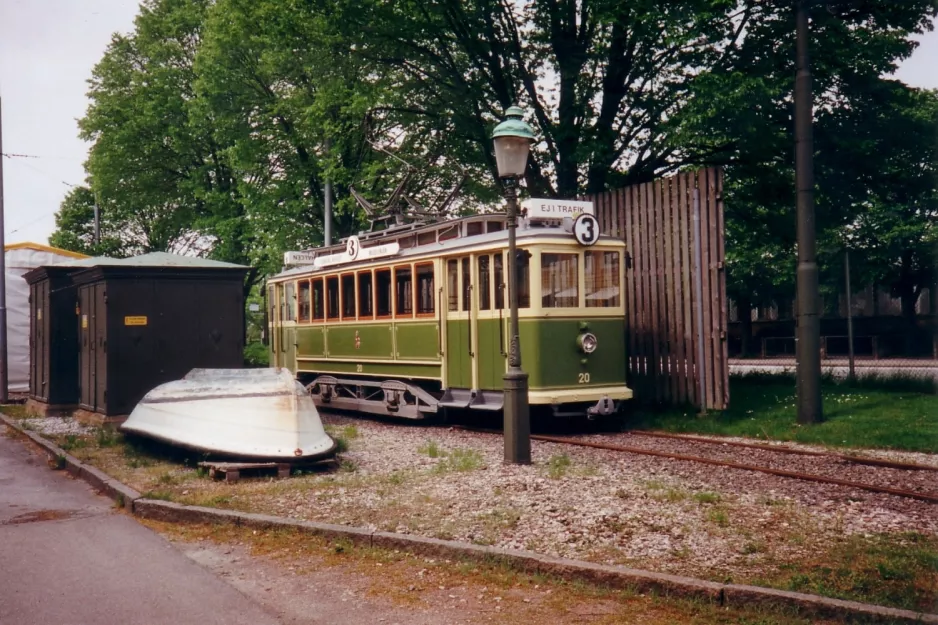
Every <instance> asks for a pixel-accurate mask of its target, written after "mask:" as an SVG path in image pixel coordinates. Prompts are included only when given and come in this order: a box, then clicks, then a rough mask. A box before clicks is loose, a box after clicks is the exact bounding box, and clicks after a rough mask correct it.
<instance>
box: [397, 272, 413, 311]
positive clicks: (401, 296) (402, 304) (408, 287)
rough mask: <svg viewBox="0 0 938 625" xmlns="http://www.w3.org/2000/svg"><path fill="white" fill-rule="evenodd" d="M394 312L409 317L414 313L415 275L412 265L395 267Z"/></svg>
mask: <svg viewBox="0 0 938 625" xmlns="http://www.w3.org/2000/svg"><path fill="white" fill-rule="evenodd" d="M394 289H395V290H394V314H395V315H398V316H405V317H409V316H411V315H412V314H414V276H413V274H412V273H411V270H410V267H408V266H404V267H395V268H394Z"/></svg>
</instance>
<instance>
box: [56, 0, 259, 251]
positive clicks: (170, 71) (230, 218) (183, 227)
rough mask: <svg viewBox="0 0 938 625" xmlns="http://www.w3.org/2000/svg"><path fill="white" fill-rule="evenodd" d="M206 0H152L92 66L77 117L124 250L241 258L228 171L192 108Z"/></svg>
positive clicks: (92, 176)
mask: <svg viewBox="0 0 938 625" xmlns="http://www.w3.org/2000/svg"><path fill="white" fill-rule="evenodd" d="M210 4H211V3H210V1H209V0H147V1H146V2H144V3H143V4H142V5H141V9H140V11H141V12H140V15H139V16H138V17H137V19H136V20H135V29H134V32H133V34H131V35H128V36H124V35H114V37H112V40H111V44H110V45H109V46H108V49H107V51H106V52H105V54H104V57H103V58H102V60H101V61H100V62H99V63H98V65H97V66H96V67H95V69H94V71H93V75H92V79H91V81H90V85H91V90H90V92H89V98H90V99H91V105H90V106H89V108H88V111H87V113H86V115H85V116H84V117H83V118H82V119H81V120H80V123H79V127H80V129H81V136H82V138H84V139H86V140H88V141H91V142H92V144H93V145H92V148H91V152H90V157H89V159H88V162H87V164H86V168H87V170H88V172H89V181H90V184H91V187H92V188H93V189H94V192H95V194H96V195H97V197H98V200H99V203H100V207H101V214H102V215H103V216H105V217H106V219H107V220H108V221H109V223H113V224H115V225H118V224H119V228H120V231H121V236H122V241H123V246H124V250H125V252H127V253H141V252H149V251H175V252H180V253H196V254H209V255H213V256H215V257H219V258H221V259H223V260H229V261H235V262H238V261H243V260H244V259H245V256H244V253H243V250H244V248H245V247H247V246H249V245H245V244H246V243H247V244H249V243H250V242H249V241H246V240H245V229H244V228H242V227H241V225H240V224H239V223H238V220H239V212H240V203H239V202H238V201H237V198H236V197H235V195H234V193H233V190H234V185H233V181H232V177H231V171H230V169H228V168H227V166H226V165H225V163H224V161H223V159H222V158H221V148H220V146H218V145H217V144H216V143H215V141H214V138H213V136H212V133H211V131H210V128H209V127H208V126H206V125H205V123H204V122H205V121H206V120H205V119H204V118H200V117H198V116H196V115H194V114H193V113H194V111H193V102H194V95H195V94H194V90H193V82H194V79H195V74H194V71H193V60H194V57H195V53H196V50H197V49H198V47H199V43H200V40H201V29H202V24H203V22H204V18H205V12H206V11H207V10H208V7H209V6H210ZM63 210H64V208H63ZM53 236H58V237H60V238H61V237H62V236H66V235H65V234H64V233H62V231H61V230H60V231H58V232H57V233H56V234H55V235H53Z"/></svg>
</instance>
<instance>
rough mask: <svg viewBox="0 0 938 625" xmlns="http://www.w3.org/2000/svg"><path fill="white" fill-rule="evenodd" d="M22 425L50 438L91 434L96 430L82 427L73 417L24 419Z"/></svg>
mask: <svg viewBox="0 0 938 625" xmlns="http://www.w3.org/2000/svg"><path fill="white" fill-rule="evenodd" d="M20 423H21V424H22V425H23V427H25V428H27V429H31V430H35V431H36V432H38V433H40V434H48V435H50V436H56V435H68V434H75V435H82V434H91V433H92V431H93V429H94V428H90V427H87V426H84V425H82V424H81V423H79V422H78V421H76V420H75V419H72V418H71V417H37V418H34V419H22V420H21V421H20Z"/></svg>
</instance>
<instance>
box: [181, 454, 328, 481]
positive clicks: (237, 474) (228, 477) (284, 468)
mask: <svg viewBox="0 0 938 625" xmlns="http://www.w3.org/2000/svg"><path fill="white" fill-rule="evenodd" d="M329 462H332V460H331V459H330V460H320V461H318V462H309V463H302V464H297V463H288V462H200V463H199V466H200V467H203V468H206V469H208V474H209V477H211V478H212V479H220V478H221V477H222V476H224V478H225V481H226V482H237V481H238V480H239V479H240V478H241V472H242V471H251V472H254V471H257V472H259V473H266V472H269V471H276V472H277V477H290V471H291V469H294V468H296V469H306V468H309V467H312V466H319V465H322V464H324V463H329Z"/></svg>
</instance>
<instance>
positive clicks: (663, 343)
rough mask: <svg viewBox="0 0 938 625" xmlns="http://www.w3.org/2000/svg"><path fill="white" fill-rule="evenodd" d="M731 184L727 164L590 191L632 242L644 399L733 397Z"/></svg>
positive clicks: (717, 401)
mask: <svg viewBox="0 0 938 625" xmlns="http://www.w3.org/2000/svg"><path fill="white" fill-rule="evenodd" d="M722 191H723V171H722V170H721V169H719V168H709V169H702V170H699V171H696V172H687V173H681V174H677V175H675V176H671V177H668V178H663V179H660V180H656V181H654V182H648V183H644V184H638V185H633V186H630V187H626V188H623V189H617V190H615V191H608V192H606V193H600V194H596V195H592V196H588V197H586V198H585V199H587V200H591V201H592V202H593V204H594V208H595V210H596V216H597V218H598V219H599V223H600V225H601V226H602V229H603V232H604V233H605V234H611V235H614V236H617V237H620V238H622V239H624V240H625V242H626V244H627V246H628V252H627V253H628V256H627V262H626V272H625V274H626V286H625V295H626V316H627V318H626V324H627V328H628V330H627V334H626V349H627V350H628V375H629V382H630V386H632V388H633V389H634V390H635V395H636V398H637V399H639V400H643V399H644V400H646V401H654V402H657V403H665V404H693V405H695V406H698V407H701V408H707V409H711V410H721V409H724V408H726V406H727V405H728V404H729V398H730V391H729V369H728V365H727V349H726V323H727V314H726V275H725V271H724V252H725V250H724V236H723V235H724V229H723V199H722ZM698 224H699V227H698ZM698 259H699V261H698ZM701 268H702V269H703V270H702V271H701V270H700V269H701Z"/></svg>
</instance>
